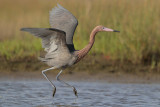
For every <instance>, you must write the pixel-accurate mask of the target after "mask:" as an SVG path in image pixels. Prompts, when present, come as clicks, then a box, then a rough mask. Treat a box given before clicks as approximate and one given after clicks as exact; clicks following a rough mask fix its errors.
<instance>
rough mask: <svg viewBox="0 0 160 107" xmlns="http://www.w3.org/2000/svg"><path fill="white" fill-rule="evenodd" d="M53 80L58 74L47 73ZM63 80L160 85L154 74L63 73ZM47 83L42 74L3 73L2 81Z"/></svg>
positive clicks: (158, 78) (159, 78)
mask: <svg viewBox="0 0 160 107" xmlns="http://www.w3.org/2000/svg"><path fill="white" fill-rule="evenodd" d="M46 74H47V75H48V77H49V78H50V79H51V80H54V81H55V80H56V75H57V74H58V72H52V71H51V72H47V73H46ZM61 78H63V80H65V81H77V82H104V83H125V84H129V83H135V84H160V75H156V74H152V73H145V74H144V73H143V74H136V73H135V74H131V73H130V74H129V73H122V72H120V73H104V72H97V73H92V74H91V73H88V72H84V71H83V72H72V73H68V72H63V73H62V75H61ZM22 80H25V81H40V80H44V81H47V80H46V79H45V78H44V77H43V75H42V74H41V72H38V71H37V72H1V75H0V81H22Z"/></svg>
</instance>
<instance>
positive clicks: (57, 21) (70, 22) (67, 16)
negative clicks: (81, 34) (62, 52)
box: [50, 4, 78, 44]
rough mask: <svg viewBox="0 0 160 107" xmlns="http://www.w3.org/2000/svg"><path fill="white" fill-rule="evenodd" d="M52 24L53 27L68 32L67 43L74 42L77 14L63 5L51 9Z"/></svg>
mask: <svg viewBox="0 0 160 107" xmlns="http://www.w3.org/2000/svg"><path fill="white" fill-rule="evenodd" d="M50 25H51V27H52V28H56V29H60V30H63V31H65V32H66V43H67V44H73V35H74V32H75V29H76V27H77V25H78V21H77V19H76V17H75V16H73V15H72V13H70V12H69V11H68V10H67V9H65V8H64V7H62V6H61V5H59V4H58V5H57V7H55V8H53V9H52V10H51V11H50Z"/></svg>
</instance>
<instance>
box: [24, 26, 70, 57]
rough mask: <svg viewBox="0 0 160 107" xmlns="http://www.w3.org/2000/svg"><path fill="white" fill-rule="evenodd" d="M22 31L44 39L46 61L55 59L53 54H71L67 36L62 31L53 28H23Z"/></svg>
mask: <svg viewBox="0 0 160 107" xmlns="http://www.w3.org/2000/svg"><path fill="white" fill-rule="evenodd" d="M21 31H26V32H29V33H31V34H33V35H34V36H37V37H39V38H41V39H42V47H43V48H44V50H45V51H46V52H47V54H46V55H45V59H49V58H53V56H52V55H53V53H58V52H61V51H63V52H69V50H68V48H67V45H66V34H65V32H63V31H61V30H58V29H53V28H22V29H21Z"/></svg>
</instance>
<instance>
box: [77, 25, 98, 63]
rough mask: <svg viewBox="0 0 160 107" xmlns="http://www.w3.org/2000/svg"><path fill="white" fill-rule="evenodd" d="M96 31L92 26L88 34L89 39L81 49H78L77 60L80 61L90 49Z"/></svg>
mask: <svg viewBox="0 0 160 107" xmlns="http://www.w3.org/2000/svg"><path fill="white" fill-rule="evenodd" d="M97 32H98V29H97V28H94V29H93V30H92V32H91V34H90V40H89V43H88V45H87V46H85V47H84V48H83V49H81V50H79V51H78V59H77V62H78V61H80V60H81V59H82V58H83V57H84V56H86V55H87V53H88V52H89V51H90V50H91V48H92V46H93V44H94V41H95V35H96V33H97Z"/></svg>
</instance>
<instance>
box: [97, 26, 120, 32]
mask: <svg viewBox="0 0 160 107" xmlns="http://www.w3.org/2000/svg"><path fill="white" fill-rule="evenodd" d="M97 29H98V31H104V32H120V31H117V30H113V29H110V28H106V27H104V26H101V25H100V26H97Z"/></svg>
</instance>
